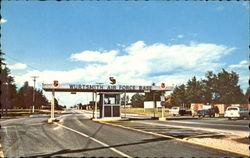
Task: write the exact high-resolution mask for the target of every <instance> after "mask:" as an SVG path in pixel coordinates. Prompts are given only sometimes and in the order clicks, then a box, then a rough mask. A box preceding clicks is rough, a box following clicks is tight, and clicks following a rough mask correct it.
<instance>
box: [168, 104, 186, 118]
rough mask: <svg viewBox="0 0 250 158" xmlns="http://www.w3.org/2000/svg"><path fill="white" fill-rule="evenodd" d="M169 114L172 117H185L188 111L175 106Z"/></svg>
mask: <svg viewBox="0 0 250 158" xmlns="http://www.w3.org/2000/svg"><path fill="white" fill-rule="evenodd" d="M169 113H170V115H171V116H176V115H181V116H183V115H184V114H185V113H186V109H185V108H183V107H176V106H174V107H172V108H171V109H170V110H169Z"/></svg>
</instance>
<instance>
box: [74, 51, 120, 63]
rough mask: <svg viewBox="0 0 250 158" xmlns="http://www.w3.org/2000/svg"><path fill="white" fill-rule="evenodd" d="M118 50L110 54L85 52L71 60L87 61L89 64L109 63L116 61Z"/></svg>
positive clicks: (77, 54) (75, 55)
mask: <svg viewBox="0 0 250 158" xmlns="http://www.w3.org/2000/svg"><path fill="white" fill-rule="evenodd" d="M117 53H118V51H117V50H111V51H109V52H99V51H88V50H87V51H83V52H81V53H76V54H72V55H71V57H70V58H71V59H72V60H75V61H87V62H104V63H108V62H110V61H111V60H113V59H114V57H115V56H116V54H117Z"/></svg>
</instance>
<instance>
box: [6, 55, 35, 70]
mask: <svg viewBox="0 0 250 158" xmlns="http://www.w3.org/2000/svg"><path fill="white" fill-rule="evenodd" d="M5 56H6V57H8V58H10V59H12V60H15V61H17V62H21V63H25V62H23V61H21V60H19V59H16V58H14V57H11V56H9V55H6V54H5ZM26 65H27V66H28V67H29V68H31V69H33V70H38V69H37V68H35V67H34V66H31V65H29V64H26Z"/></svg>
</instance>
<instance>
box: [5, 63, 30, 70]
mask: <svg viewBox="0 0 250 158" xmlns="http://www.w3.org/2000/svg"><path fill="white" fill-rule="evenodd" d="M8 67H9V68H10V69H11V70H20V69H26V68H27V65H26V64H23V63H16V64H14V65H9V66H8Z"/></svg>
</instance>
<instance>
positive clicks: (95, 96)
mask: <svg viewBox="0 0 250 158" xmlns="http://www.w3.org/2000/svg"><path fill="white" fill-rule="evenodd" d="M95 119H97V93H96V92H95Z"/></svg>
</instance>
